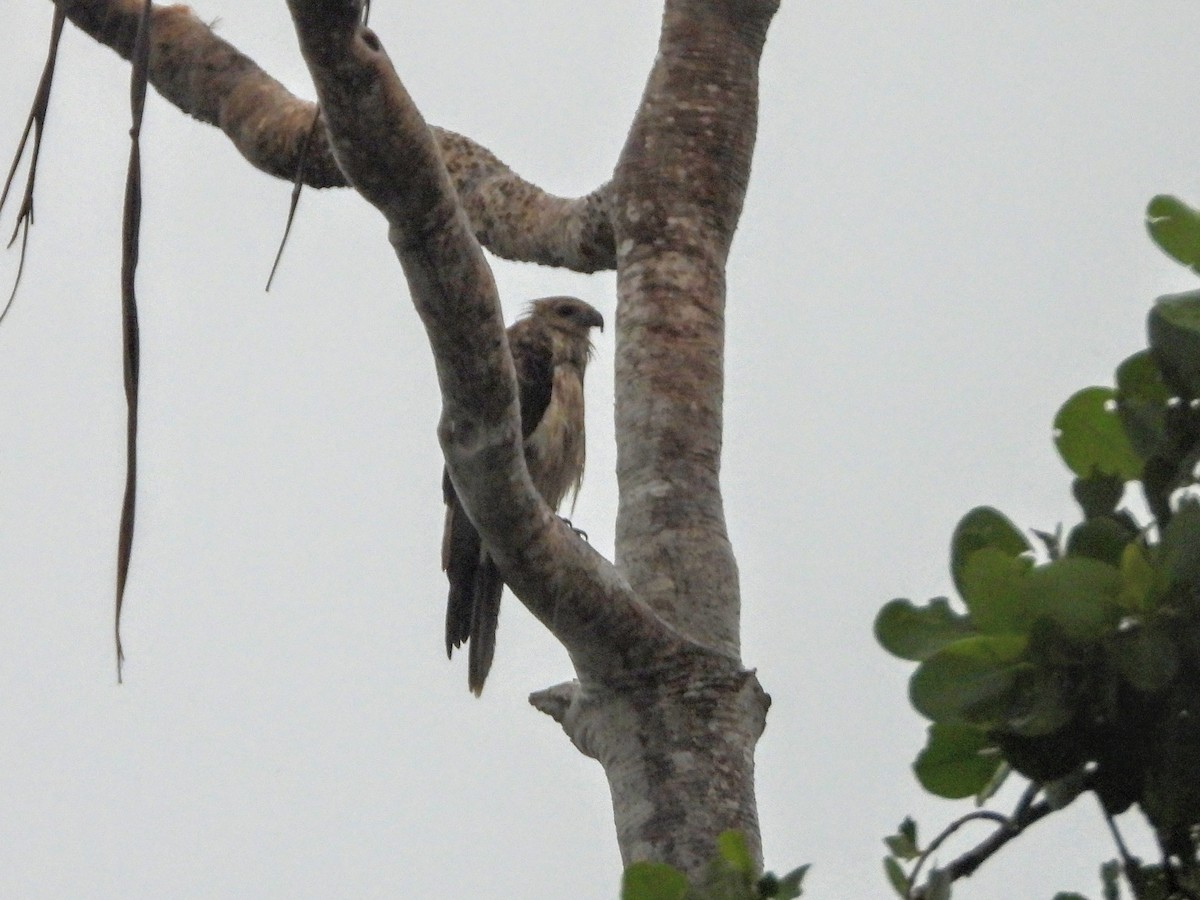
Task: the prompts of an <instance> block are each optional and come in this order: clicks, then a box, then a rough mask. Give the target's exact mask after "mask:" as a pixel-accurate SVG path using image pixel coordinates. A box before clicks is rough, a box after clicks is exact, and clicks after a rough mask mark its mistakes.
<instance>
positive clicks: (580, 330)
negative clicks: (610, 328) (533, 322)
mask: <svg viewBox="0 0 1200 900" xmlns="http://www.w3.org/2000/svg"><path fill="white" fill-rule="evenodd" d="M529 314H530V315H531V316H537V317H538V318H540V319H541V320H542V321H544V322H545V323H546V324H547V325H549V326H550V327H551V328H554V329H556V330H559V331H565V332H567V333H568V334H571V335H573V336H576V337H582V338H587V334H588V330H589V329H591V328H599V329H600V330H601V331H603V330H604V316H602V315H600V312H599V310H597V309H596V308H595V307H594V306H592V305H591V304H589V303H584V302H583V301H582V300H580V299H579V298H577V297H543V298H541V299H540V300H534V301H533V302H532V303H530V304H529Z"/></svg>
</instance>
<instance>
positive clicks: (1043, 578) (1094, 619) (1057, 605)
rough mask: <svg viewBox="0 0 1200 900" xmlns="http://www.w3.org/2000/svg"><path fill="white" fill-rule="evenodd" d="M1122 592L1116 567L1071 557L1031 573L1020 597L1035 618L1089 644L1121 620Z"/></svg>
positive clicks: (1023, 585)
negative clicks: (1044, 620)
mask: <svg viewBox="0 0 1200 900" xmlns="http://www.w3.org/2000/svg"><path fill="white" fill-rule="evenodd" d="M1120 590H1121V575H1120V572H1118V570H1117V568H1116V567H1115V566H1110V565H1108V564H1107V563H1102V562H1099V561H1097V560H1094V559H1085V558H1083V557H1072V556H1068V557H1065V558H1063V559H1058V560H1055V561H1054V562H1052V563H1048V564H1047V565H1044V566H1038V567H1037V568H1036V569H1033V570H1032V571H1031V572H1029V574H1028V575H1026V576H1025V580H1024V582H1023V583H1022V591H1021V594H1022V600H1023V602H1024V604H1025V607H1026V609H1027V611H1028V613H1029V614H1030V615H1031V616H1032V617H1033V618H1035V619H1036V618H1039V617H1045V618H1047V619H1050V620H1051V621H1052V622H1054V623H1055V624H1056V625H1058V626H1059V627H1060V628H1061V629H1062V631H1063V633H1064V634H1065V635H1066V636H1067V637H1068V638H1070V639H1072V640H1076V641H1085V642H1090V641H1094V640H1095V639H1097V638H1099V637H1100V636H1101V635H1103V634H1104V633H1105V632H1106V631H1109V630H1110V629H1112V628H1114V627H1115V626H1116V624H1117V622H1118V621H1119V620H1120V618H1121V614H1122V610H1121V606H1120V603H1119V602H1118V600H1117V597H1118V595H1119V593H1120Z"/></svg>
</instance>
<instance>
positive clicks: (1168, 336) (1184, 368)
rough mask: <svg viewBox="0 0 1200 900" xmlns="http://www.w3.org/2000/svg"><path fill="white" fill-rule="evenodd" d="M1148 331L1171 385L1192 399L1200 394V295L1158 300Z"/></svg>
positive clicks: (1153, 308)
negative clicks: (1185, 392)
mask: <svg viewBox="0 0 1200 900" xmlns="http://www.w3.org/2000/svg"><path fill="white" fill-rule="evenodd" d="M1147 330H1148V331H1149V334H1150V349H1151V350H1153V351H1154V354H1155V357H1156V358H1157V360H1158V363H1159V366H1160V367H1161V369H1162V372H1163V375H1164V377H1165V378H1166V380H1167V381H1168V383H1169V384H1171V385H1174V386H1175V387H1176V388H1177V389H1179V390H1184V391H1187V392H1188V393H1190V395H1191V396H1196V395H1197V394H1198V393H1200V390H1198V389H1200V291H1188V292H1186V293H1183V294H1167V295H1166V296H1163V297H1159V298H1158V299H1157V300H1156V301H1155V302H1154V306H1153V307H1152V308H1151V310H1150V314H1149V316H1148V318H1147Z"/></svg>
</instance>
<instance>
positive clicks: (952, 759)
mask: <svg viewBox="0 0 1200 900" xmlns="http://www.w3.org/2000/svg"><path fill="white" fill-rule="evenodd" d="M1002 763H1003V760H1002V759H1001V757H1000V754H999V751H998V750H997V749H996V745H995V744H994V743H992V740H991V739H990V738H989V737H988V736H987V733H986V732H985V731H983V730H982V729H980V728H976V727H974V726H972V725H953V724H941V723H938V722H935V723H934V724H932V725H930V726H929V738H928V740H927V742H926V744H925V749H923V750H922V751H921V752H920V754H919V755H918V756H917V761H916V762H915V763H913V771H914V772H916V775H917V780H918V781H920V782H921V787H923V788H925V790H927V791H929V793H931V794H935V795H937V796H938V797H946V798H948V799H950V800H958V799H960V798H962V797H970V796H972V795H974V794H978V793H980V792H981V791H982V790H983V789H984V788H986V787H987V785H988V783H989V782H990V781H991V780H992V778H993V777H994V776H995V774H996V770H997V769H999V768H1000V766H1001V765H1002ZM894 852H895V851H893V853H894ZM895 855H896V856H900V854H899V853H896V854H895Z"/></svg>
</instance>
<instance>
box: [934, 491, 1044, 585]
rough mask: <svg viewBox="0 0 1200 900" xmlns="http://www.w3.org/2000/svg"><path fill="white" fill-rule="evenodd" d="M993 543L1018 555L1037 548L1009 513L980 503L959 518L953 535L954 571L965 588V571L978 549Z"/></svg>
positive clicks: (994, 547) (956, 578)
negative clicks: (1030, 542)
mask: <svg viewBox="0 0 1200 900" xmlns="http://www.w3.org/2000/svg"><path fill="white" fill-rule="evenodd" d="M984 547H991V548H992V549H994V550H997V551H999V552H1000V553H1003V554H1004V555H1005V556H1010V557H1016V556H1022V555H1023V554H1026V553H1029V552H1030V551H1031V550H1032V549H1033V548H1032V547H1030V546H1029V541H1027V540H1026V539H1025V536H1024V535H1023V534H1021V532H1020V530H1019V529H1018V528H1017V526H1016V525H1014V524H1013V523H1012V522H1011V521H1009V519H1008V517H1007V516H1006V515H1004V513H1002V512H1000V511H999V510H995V509H992V508H991V507H990V506H977V507H976V508H975V509H973V510H971V511H970V512H969V513H967V514H966V515H965V516H963V517H962V519H961V520H960V521H959V523H958V525H957V527H955V529H954V536H953V537H952V538H951V539H950V574H951V575H952V576H953V578H954V586H955V587H956V588H958V592H959V593H960V594H961V593H962V592H963V586H962V572H963V569H964V568H965V567H966V564H967V560H969V559H970V558H971V556H972V554H974V553H975V551H976V550H981V549H983V548H984Z"/></svg>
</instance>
